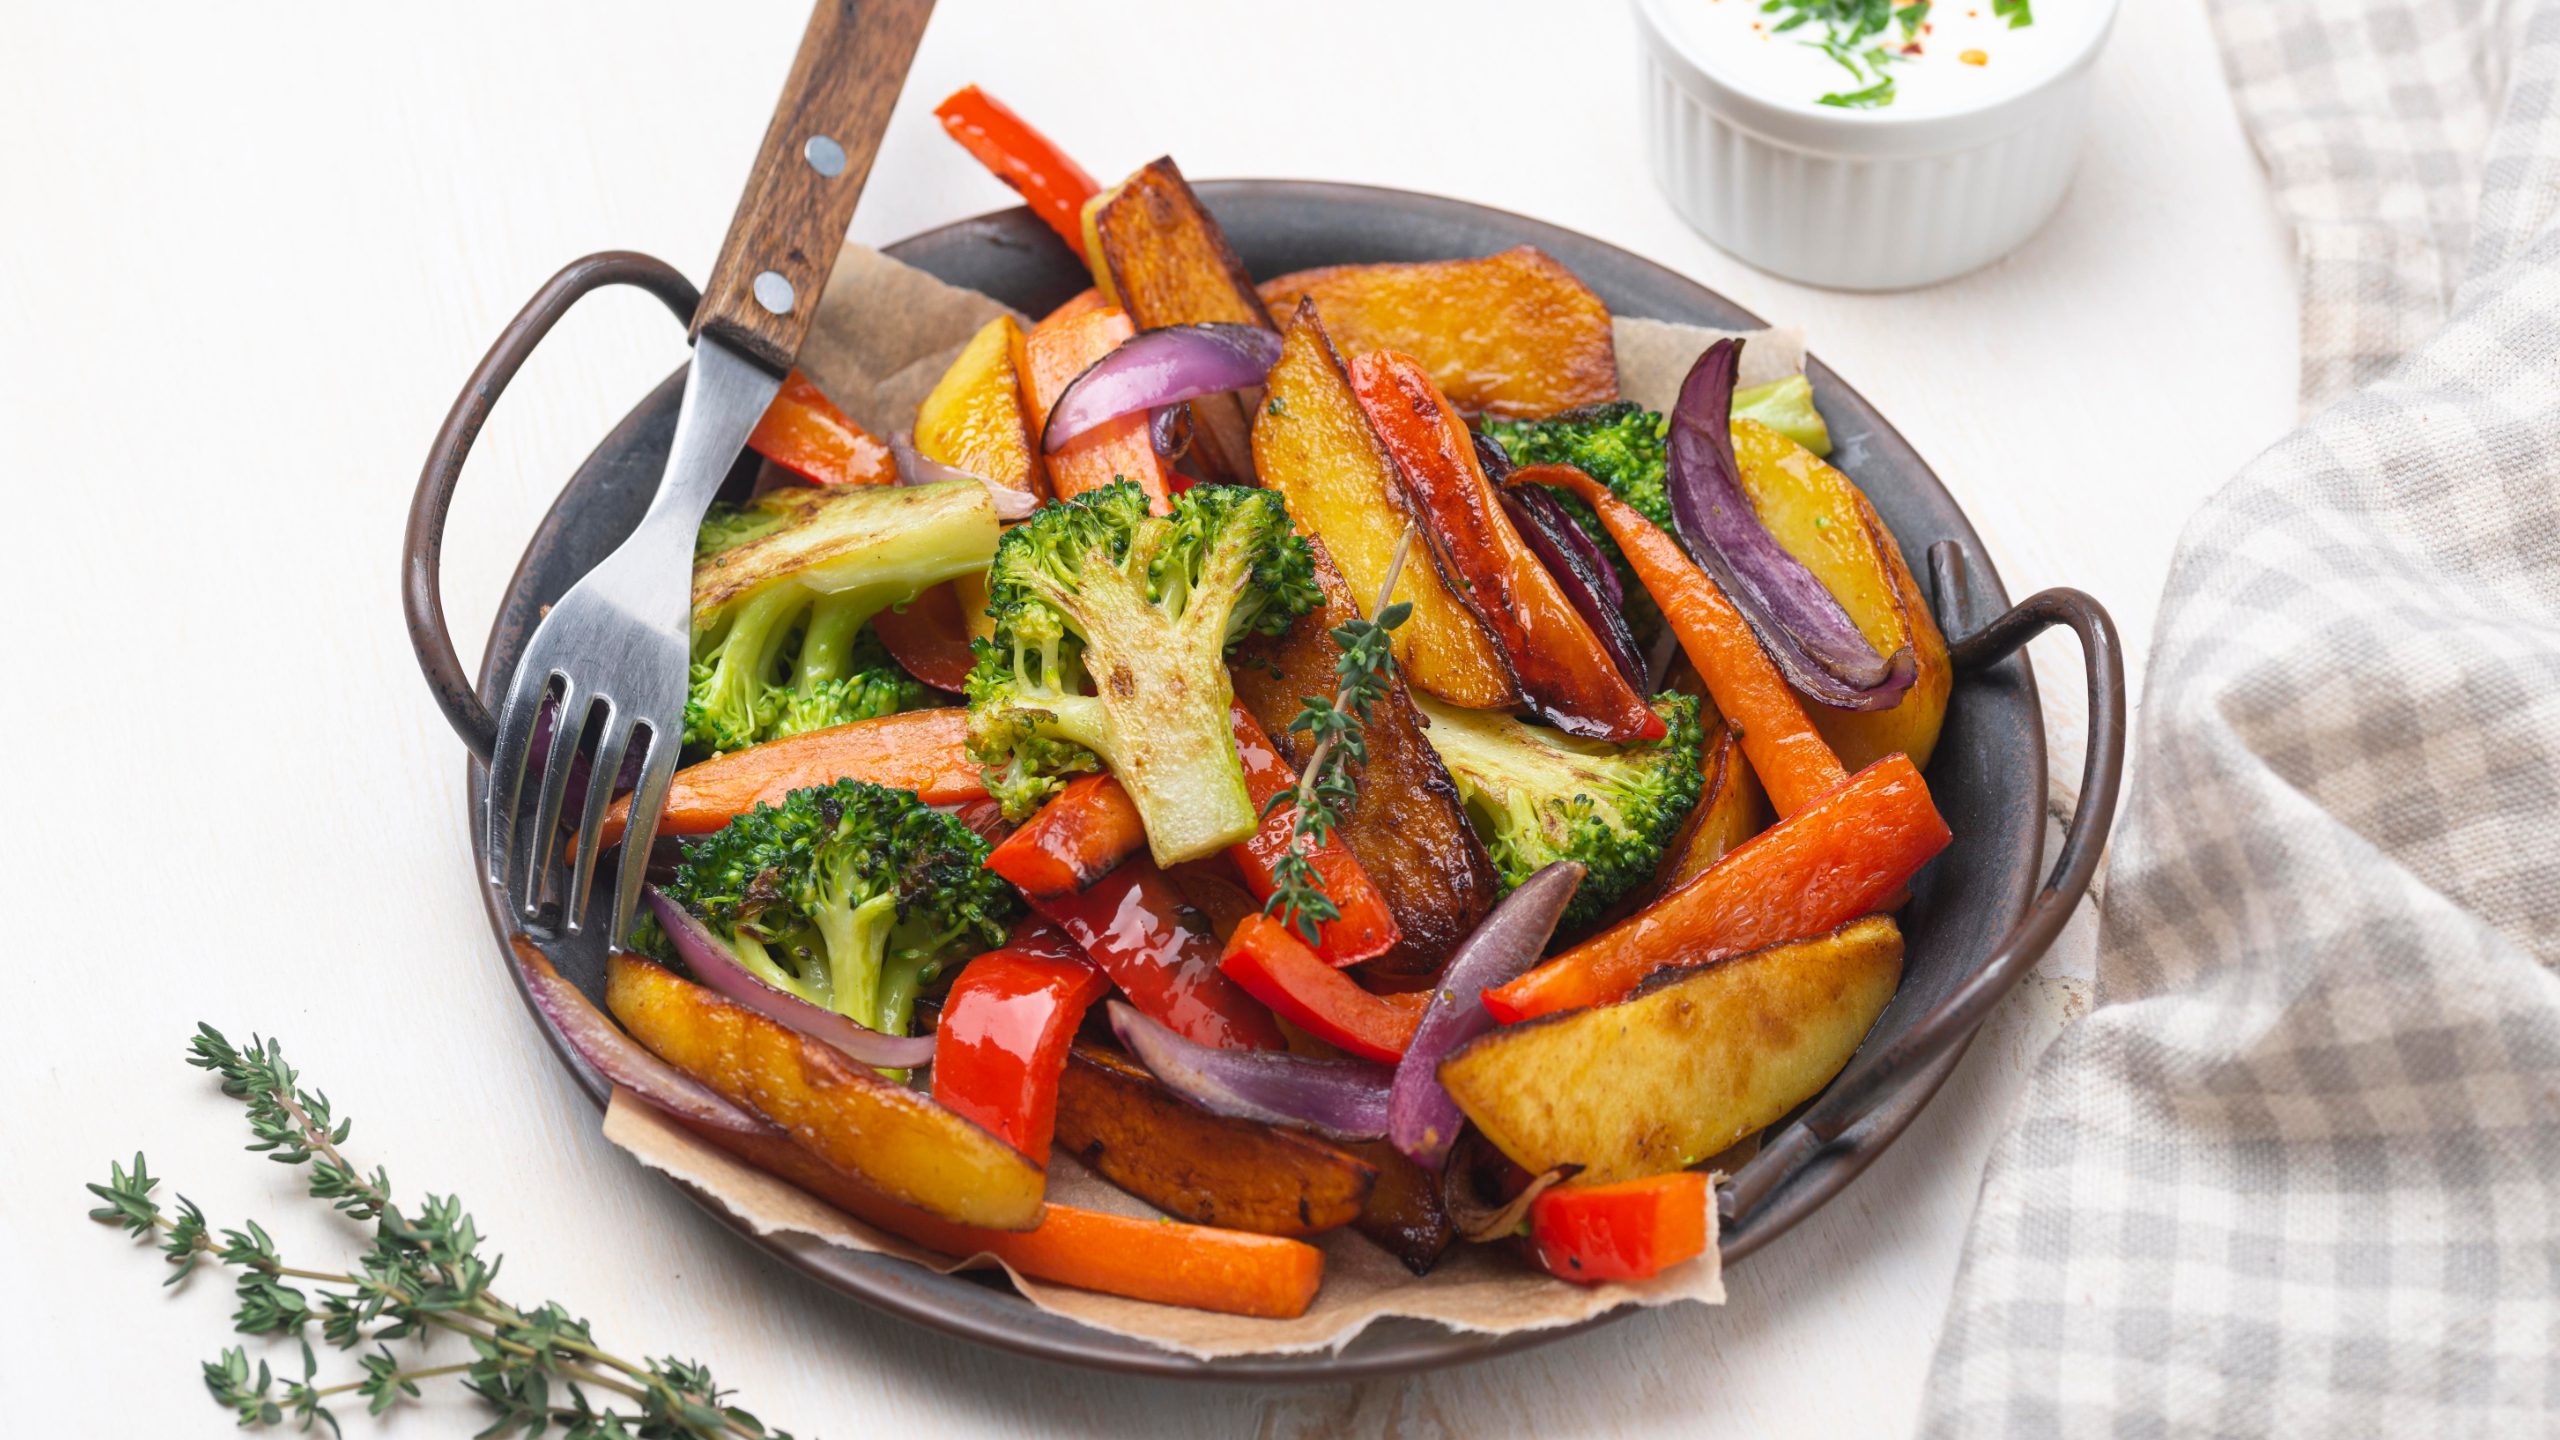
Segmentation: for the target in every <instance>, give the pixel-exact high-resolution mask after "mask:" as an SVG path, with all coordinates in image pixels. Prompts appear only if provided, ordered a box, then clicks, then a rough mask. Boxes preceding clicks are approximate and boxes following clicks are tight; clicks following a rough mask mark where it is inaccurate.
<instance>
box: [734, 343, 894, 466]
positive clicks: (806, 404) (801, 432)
mask: <svg viewBox="0 0 2560 1440" xmlns="http://www.w3.org/2000/svg"><path fill="white" fill-rule="evenodd" d="M747 446H748V448H749V449H752V450H754V451H755V452H756V453H757V454H759V455H761V456H763V457H764V458H766V459H767V460H770V461H772V462H773V463H774V464H776V465H779V466H781V467H782V468H784V469H785V470H788V471H790V472H791V473H793V474H794V475H797V476H799V477H800V478H801V479H803V480H807V481H809V482H811V483H812V484H817V485H894V484H896V483H897V480H898V461H897V457H896V456H894V455H892V454H890V453H889V447H888V446H886V445H883V444H881V443H880V442H879V441H878V440H876V439H874V438H873V437H872V435H871V432H870V431H868V430H865V429H863V428H862V427H861V426H859V425H856V424H855V423H853V417H852V416H850V415H847V414H845V413H844V412H843V411H842V410H839V409H837V408H836V402H834V401H833V400H830V399H828V398H827V397H826V394H825V392H824V391H821V390H820V389H819V388H818V386H817V382H815V381H813V380H811V379H810V378H809V377H808V376H806V375H803V374H801V373H800V372H799V371H797V370H794V371H792V372H791V373H790V375H788V376H786V377H785V378H784V379H783V382H782V389H781V390H780V391H779V392H777V393H776V394H775V395H774V397H773V403H772V404H770V405H767V406H766V407H765V411H764V417H763V418H762V419H760V420H758V421H756V428H755V430H754V431H753V432H752V433H750V434H749V435H748V436H747Z"/></svg>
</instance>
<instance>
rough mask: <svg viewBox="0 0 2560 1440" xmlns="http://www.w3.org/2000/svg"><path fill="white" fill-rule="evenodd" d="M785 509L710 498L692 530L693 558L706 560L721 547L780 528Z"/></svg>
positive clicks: (728, 546)
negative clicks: (700, 520) (710, 500)
mask: <svg viewBox="0 0 2560 1440" xmlns="http://www.w3.org/2000/svg"><path fill="white" fill-rule="evenodd" d="M789 518H790V516H789V513H788V512H787V511H782V510H772V509H767V508H766V507H764V506H762V505H753V504H749V505H732V504H730V503H729V502H728V501H726V500H715V501H713V502H711V509H710V511H709V512H708V513H706V514H704V515H703V517H702V528H701V529H699V530H696V531H695V532H693V558H694V559H696V560H708V559H710V558H711V557H712V556H714V555H717V554H719V553H720V552H721V551H723V550H732V549H735V548H737V547H738V546H740V545H744V544H746V543H747V542H748V541H750V540H754V539H758V538H761V537H763V536H766V535H770V534H772V533H773V532H774V531H776V530H779V529H781V528H782V522H783V521H785V520H787V519H789Z"/></svg>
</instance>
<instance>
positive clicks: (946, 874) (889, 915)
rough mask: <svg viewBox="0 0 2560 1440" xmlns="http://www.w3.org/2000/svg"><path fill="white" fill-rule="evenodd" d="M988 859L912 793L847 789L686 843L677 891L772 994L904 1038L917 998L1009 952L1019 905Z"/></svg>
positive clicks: (795, 796) (751, 815)
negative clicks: (1009, 930) (993, 954)
mask: <svg viewBox="0 0 2560 1440" xmlns="http://www.w3.org/2000/svg"><path fill="white" fill-rule="evenodd" d="M986 860H987V842H986V841H984V840H981V839H979V838H978V836H977V834H976V833H975V832H973V831H972V830H970V829H969V827H968V826H966V825H963V824H961V823H960V822H959V821H958V820H956V819H953V818H952V817H951V816H948V815H945V814H943V813H942V812H940V811H938V810H935V809H934V808H933V807H931V806H929V805H927V804H925V803H924V802H923V801H921V800H919V799H917V798H916V797H915V795H914V793H913V792H911V791H906V790H892V789H889V788H888V787H886V786H882V785H873V784H870V783H868V782H865V781H861V780H838V781H837V782H835V783H834V784H832V785H818V786H812V787H810V788H808V789H805V790H794V791H792V792H791V793H790V794H789V795H786V796H784V797H783V800H782V803H781V804H779V805H758V806H757V807H756V808H754V809H753V810H750V811H748V812H747V813H746V814H743V815H740V816H738V817H737V818H736V819H734V820H731V821H730V822H729V823H728V824H727V825H726V826H724V827H722V828H721V829H720V830H718V831H715V832H714V833H712V834H711V835H709V836H706V837H704V838H703V839H701V840H699V841H695V842H693V843H691V844H689V845H687V846H686V847H685V855H684V862H683V863H682V864H681V865H679V866H677V867H676V874H675V879H674V880H673V881H671V882H670V883H669V884H668V885H667V886H666V892H665V893H666V895H667V897H668V898H669V899H672V900H674V901H675V902H676V903H677V904H679V905H682V906H683V907H684V908H685V909H687V910H689V911H691V912H693V914H695V915H696V916H698V917H700V918H701V920H702V921H703V923H704V924H705V925H707V926H708V927H710V930H711V933H712V934H713V935H715V936H717V937H719V939H720V940H721V941H722V942H723V943H724V944H726V945H727V946H728V947H729V951H730V953H731V954H733V955H735V956H737V958H738V963H740V964H742V965H744V966H746V967H747V969H749V970H751V971H753V972H754V973H755V974H756V975H757V976H759V977H760V978H762V979H763V980H764V981H765V982H766V983H767V984H771V985H775V986H778V987H780V988H781V989H784V990H787V991H790V992H791V993H792V994H794V995H797V996H799V997H800V998H802V999H804V1000H807V1001H809V1002H810V1003H811V1004H814V1005H822V1006H824V1007H826V1008H827V1009H830V1010H833V1011H836V1012H837V1013H838V1014H842V1015H846V1016H850V1017H851V1018H852V1019H853V1020H854V1021H855V1022H856V1023H858V1024H862V1025H867V1026H869V1027H870V1028H872V1029H874V1030H878V1031H881V1032H883V1033H885V1034H890V1035H903V1034H905V1033H906V1031H907V1021H908V1017H909V1015H910V1013H911V1012H912V1011H913V1009H914V1005H915V997H916V992H917V991H918V990H920V989H922V988H923V987H924V986H926V985H929V984H931V983H932V982H933V981H934V980H935V978H937V976H938V975H939V974H940V972H941V971H942V969H943V968H944V967H945V966H947V965H949V964H951V963H953V962H955V961H958V960H962V959H965V958H967V957H968V956H971V955H975V954H977V953H979V952H980V951H983V950H987V949H991V948H993V947H994V946H996V945H999V944H1002V943H1003V942H1004V938H1005V934H1006V927H1007V926H1008V925H1009V923H1010V922H1011V921H1012V919H1013V915H1014V909H1015V904H1016V902H1015V899H1014V894H1013V889H1012V887H1011V886H1009V885H1007V884H1005V883H1004V881H1003V880H1001V879H999V878H997V876H996V875H995V874H994V873H993V872H991V871H989V870H988V869H987V868H986Z"/></svg>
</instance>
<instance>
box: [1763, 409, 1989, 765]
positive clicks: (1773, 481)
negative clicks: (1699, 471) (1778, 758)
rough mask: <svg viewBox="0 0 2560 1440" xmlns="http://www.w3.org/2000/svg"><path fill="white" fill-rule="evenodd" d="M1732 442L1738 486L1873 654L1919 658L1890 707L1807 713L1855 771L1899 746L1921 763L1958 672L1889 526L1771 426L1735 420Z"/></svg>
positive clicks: (1810, 709) (1817, 708)
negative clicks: (1739, 474) (1905, 654)
mask: <svg viewBox="0 0 2560 1440" xmlns="http://www.w3.org/2000/svg"><path fill="white" fill-rule="evenodd" d="M1733 449H1734V458H1735V459H1736V461H1737V462H1739V464H1740V466H1741V472H1742V488H1743V491H1744V493H1746V494H1748V495H1749V496H1750V497H1751V505H1752V508H1753V509H1754V510H1756V511H1758V512H1759V515H1760V521H1761V523H1762V524H1764V525H1766V526H1767V527H1768V528H1769V534H1770V536H1771V538H1773V539H1775V540H1776V541H1777V542H1778V544H1779V545H1781V546H1783V547H1784V548H1785V549H1786V551H1787V553H1789V554H1791V555H1793V556H1795V558H1796V559H1797V560H1799V561H1801V562H1803V564H1804V566H1805V568H1807V569H1809V570H1811V571H1812V572H1813V574H1814V576H1815V578H1817V579H1819V580H1820V581H1821V582H1822V584H1823V586H1824V587H1825V588H1826V589H1828V590H1829V591H1830V592H1831V594H1832V595H1833V596H1834V597H1835V598H1837V599H1838V600H1839V602H1840V605H1841V608H1842V609H1844V610H1846V611H1847V612H1848V614H1849V619H1850V620H1851V621H1852V622H1853V623H1855V624H1856V625H1857V627H1858V631H1859V633H1860V634H1862V635H1864V636H1865V637H1866V639H1867V643H1869V644H1870V645H1872V646H1874V647H1875V650H1876V653H1877V654H1879V655H1890V654H1893V653H1895V652H1896V651H1897V650H1903V649H1908V650H1909V651H1910V652H1911V654H1912V656H1913V659H1914V662H1915V668H1914V675H1913V679H1912V682H1911V686H1910V688H1909V689H1907V690H1905V691H1903V692H1902V699H1901V701H1900V702H1899V703H1897V704H1895V705H1893V706H1892V707H1890V708H1888V709H1883V710H1840V709H1834V708H1832V707H1830V706H1827V705H1821V704H1808V705H1807V706H1806V710H1805V713H1806V715H1807V716H1808V717H1810V718H1811V719H1812V721H1813V724H1814V728H1815V729H1817V730H1819V731H1821V732H1822V736H1823V738H1824V739H1825V740H1827V741H1829V742H1830V744H1831V748H1832V749H1833V750H1834V751H1836V752H1837V753H1838V754H1839V756H1840V763H1841V764H1843V765H1845V766H1847V767H1849V768H1851V769H1858V768H1862V767H1864V766H1866V765H1869V764H1872V763H1874V762H1875V761H1877V760H1879V759H1881V758H1883V757H1884V756H1887V755H1891V754H1894V753H1895V752H1897V751H1898V752H1900V753H1902V754H1905V755H1908V756H1910V757H1911V763H1912V764H1914V765H1917V766H1920V767H1922V768H1923V769H1926V768H1927V767H1928V764H1929V757H1930V756H1931V755H1932V754H1934V753H1935V752H1936V750H1937V748H1938V731H1939V729H1940V728H1941V727H1942V726H1943V725H1944V724H1945V722H1946V717H1947V697H1948V696H1949V694H1950V693H1951V692H1952V691H1953V690H1954V688H1955V674H1954V670H1953V668H1952V667H1951V666H1950V665H1949V664H1948V663H1947V640H1946V636H1944V635H1942V634H1940V633H1939V631H1938V622H1937V621H1936V620H1935V619H1933V618H1932V617H1931V615H1930V612H1929V602H1928V599H1927V597H1926V596H1924V595H1923V594H1922V593H1921V591H1920V583H1919V581H1918V580H1917V579H1915V578H1914V577H1913V576H1912V573H1911V567H1910V566H1909V565H1908V564H1906V563H1904V560H1903V555H1902V547H1901V546H1899V545H1897V544H1895V543H1894V539H1893V532H1892V531H1890V530H1887V529H1886V528H1885V526H1884V521H1883V519H1882V518H1881V517H1879V516H1878V515H1877V514H1876V511H1875V507H1874V506H1873V505H1871V504H1869V503H1868V501H1867V497H1866V496H1864V495H1862V494H1860V493H1859V492H1858V487H1857V486H1855V485H1853V484H1851V483H1849V478H1848V477H1847V476H1845V475H1843V474H1841V473H1840V472H1839V471H1837V470H1834V469H1832V468H1831V467H1830V466H1828V465H1826V464H1824V463H1822V461H1820V460H1818V459H1816V458H1815V457H1814V456H1813V455H1812V454H1811V453H1810V452H1808V451H1807V450H1805V449H1804V448H1803V447H1801V446H1799V445H1797V444H1796V443H1795V442H1794V441H1792V440H1790V439H1788V438H1787V437H1786V436H1784V435H1781V434H1779V433H1778V432H1777V431H1775V430H1772V429H1770V428H1768V427H1767V426H1764V425H1759V424H1756V423H1754V422H1752V421H1749V420H1736V421H1735V422H1734V425H1733Z"/></svg>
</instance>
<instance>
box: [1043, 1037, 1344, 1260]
mask: <svg viewBox="0 0 2560 1440" xmlns="http://www.w3.org/2000/svg"><path fill="white" fill-rule="evenodd" d="M1057 1143H1058V1146H1059V1148H1060V1149H1062V1150H1065V1151H1066V1152H1067V1153H1068V1154H1070V1155H1073V1156H1075V1157H1076V1158H1077V1159H1078V1160H1081V1161H1083V1162H1084V1163H1085V1165H1086V1166H1087V1167H1088V1168H1090V1169H1091V1170H1092V1171H1093V1172H1094V1173H1095V1174H1098V1175H1100V1176H1101V1177H1102V1178H1103V1179H1105V1180H1108V1181H1110V1182H1111V1183H1112V1184H1114V1185H1117V1186H1119V1187H1120V1188H1121V1189H1123V1190H1126V1191H1128V1192H1129V1193H1130V1194H1132V1195H1135V1196H1137V1197H1138V1198H1139V1199H1141V1200H1144V1201H1146V1202H1147V1203H1148V1204H1150V1205H1153V1206H1154V1207H1156V1208H1157V1209H1159V1210H1162V1211H1163V1212H1165V1213H1166V1214H1168V1215H1172V1216H1176V1217H1179V1218H1181V1219H1184V1220H1189V1221H1192V1222H1193V1223H1195V1224H1200V1225H1216V1226H1219V1227H1221V1228H1223V1229H1228V1230H1250V1231H1252V1232H1254V1233H1255V1234H1257V1235H1313V1234H1315V1233H1316V1232H1318V1231H1320V1230H1332V1229H1336V1228H1338V1227H1340V1226H1344V1225H1348V1224H1350V1223H1351V1222H1352V1221H1354V1220H1356V1219H1358V1218H1359V1217H1360V1213H1361V1207H1362V1205H1363V1203H1364V1202H1366V1201H1367V1200H1368V1198H1369V1191H1370V1188H1371V1187H1372V1186H1373V1185H1374V1184H1376V1182H1377V1178H1378V1172H1377V1171H1376V1170H1375V1169H1372V1168H1371V1167H1370V1166H1369V1165H1367V1164H1365V1163H1363V1162H1362V1161H1359V1160H1355V1159H1353V1158H1352V1157H1351V1156H1349V1155H1346V1154H1344V1153H1343V1152H1341V1151H1340V1150H1337V1149H1335V1148H1333V1147H1332V1146H1330V1145H1327V1144H1325V1143H1324V1142H1323V1141H1321V1140H1318V1139H1316V1138H1315V1137H1313V1136H1310V1135H1300V1134H1298V1133H1296V1132H1294V1131H1289V1130H1281V1129H1277V1128H1275V1127H1273V1126H1269V1125H1263V1124H1259V1123H1257V1122H1255V1121H1251V1120H1235V1119H1230V1118H1228V1117H1226V1116H1223V1115H1212V1114H1210V1113H1209V1112H1208V1111H1206V1110H1203V1109H1201V1108H1200V1107H1198V1106H1196V1105H1193V1104H1192V1103H1190V1102H1189V1101H1187V1100H1184V1099H1183V1098H1182V1097H1181V1096H1179V1095H1176V1094H1174V1093H1173V1092H1172V1091H1170V1090H1167V1089H1166V1088H1164V1086H1163V1084H1162V1083H1160V1082H1159V1081H1158V1080H1157V1079H1156V1078H1155V1077H1154V1076H1153V1075H1150V1074H1148V1073H1147V1072H1146V1070H1145V1069H1144V1068H1142V1067H1140V1066H1138V1065H1136V1064H1133V1063H1131V1062H1130V1061H1128V1060H1126V1059H1123V1058H1122V1057H1120V1056H1118V1055H1115V1054H1113V1053H1112V1052H1110V1051H1108V1050H1103V1049H1099V1048H1097V1047H1094V1046H1089V1045H1078V1046H1077V1047H1075V1049H1074V1050H1073V1051H1071V1052H1070V1053H1069V1054H1068V1057H1067V1068H1066V1071H1065V1072H1064V1074H1063V1075H1061V1076H1060V1078H1059V1081H1058V1131H1057Z"/></svg>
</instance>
